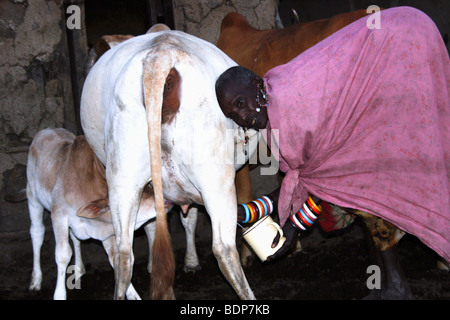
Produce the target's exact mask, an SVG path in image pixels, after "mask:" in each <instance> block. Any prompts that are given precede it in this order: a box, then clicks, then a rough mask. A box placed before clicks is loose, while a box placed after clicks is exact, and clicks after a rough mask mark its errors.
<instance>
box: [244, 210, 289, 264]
mask: <svg viewBox="0 0 450 320" xmlns="http://www.w3.org/2000/svg"><path fill="white" fill-rule="evenodd" d="M277 233H280V241H279V242H278V244H277V245H276V247H274V248H272V242H273V239H274V238H275V236H276V235H277ZM243 237H244V239H245V241H247V243H248V244H249V245H250V247H252V249H253V251H255V253H256V255H257V256H258V258H259V259H261V261H263V262H264V261H266V260H267V257H268V256H270V255H272V254H274V253H275V252H277V251H278V249H280V248H281V246H282V245H283V243H284V242H285V241H286V238H285V237H283V230H281V227H280V226H279V225H278V223H276V222H275V221H273V220H272V218H271V217H270V216H265V217H264V218H262V219H260V220H258V221H257V222H255V224H254V225H253V226H251V227H250V228H248V229H247V230H246V231H245V232H244V233H243Z"/></svg>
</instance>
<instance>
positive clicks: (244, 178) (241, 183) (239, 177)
mask: <svg viewBox="0 0 450 320" xmlns="http://www.w3.org/2000/svg"><path fill="white" fill-rule="evenodd" d="M235 183H236V196H237V201H238V203H248V202H250V201H252V200H253V192H252V181H251V177H250V168H249V165H248V164H246V165H245V166H243V167H242V168H241V169H240V170H238V171H237V172H236V178H235ZM240 252H241V255H240V259H241V264H242V266H243V267H248V266H250V265H251V264H252V263H253V261H255V254H254V253H253V251H252V249H250V247H249V246H248V244H247V243H246V242H245V241H241V248H240Z"/></svg>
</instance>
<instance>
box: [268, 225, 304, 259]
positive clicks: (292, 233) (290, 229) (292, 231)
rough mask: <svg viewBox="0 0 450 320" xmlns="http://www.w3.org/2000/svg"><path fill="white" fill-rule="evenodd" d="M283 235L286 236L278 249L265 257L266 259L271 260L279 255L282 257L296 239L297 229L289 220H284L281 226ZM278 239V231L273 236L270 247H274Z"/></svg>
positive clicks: (293, 244)
mask: <svg viewBox="0 0 450 320" xmlns="http://www.w3.org/2000/svg"><path fill="white" fill-rule="evenodd" d="M282 229H283V235H284V236H285V237H286V241H285V242H284V243H283V245H282V246H281V248H280V249H278V251H277V252H275V253H274V254H273V255H271V256H268V257H267V261H271V260H274V259H278V258H279V257H282V256H283V255H285V254H286V253H287V252H288V251H289V250H291V249H292V248H293V247H294V246H295V245H296V242H297V240H298V234H299V232H298V229H297V228H295V227H294V226H293V225H292V224H291V223H290V221H289V220H288V221H286V223H285V225H284V226H283V228H282ZM279 241H280V234H279V233H278V234H277V235H276V236H275V238H274V239H273V243H272V248H274V247H276V246H277V244H278V242H279Z"/></svg>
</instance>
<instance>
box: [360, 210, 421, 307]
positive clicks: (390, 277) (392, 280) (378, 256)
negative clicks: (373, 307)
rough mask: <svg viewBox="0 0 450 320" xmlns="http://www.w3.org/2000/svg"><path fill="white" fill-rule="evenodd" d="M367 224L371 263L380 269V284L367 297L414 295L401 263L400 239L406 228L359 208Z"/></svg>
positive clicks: (406, 297)
mask: <svg viewBox="0 0 450 320" xmlns="http://www.w3.org/2000/svg"><path fill="white" fill-rule="evenodd" d="M355 214H357V215H358V216H359V217H361V218H362V219H363V221H364V224H365V226H366V233H368V234H367V236H366V239H367V242H368V247H369V253H370V257H371V263H372V264H374V265H377V266H378V267H379V268H380V271H381V284H380V285H381V288H380V289H373V290H372V292H371V293H370V294H369V295H368V296H367V297H366V298H365V299H383V300H384V299H402V300H403V299H414V296H413V294H412V292H411V289H410V287H409V284H408V281H407V279H406V278H405V275H404V273H403V270H402V267H401V265H400V261H399V256H398V251H397V243H398V241H399V240H400V239H401V238H402V236H403V235H404V232H402V231H400V230H399V229H397V228H396V227H395V226H394V225H392V224H390V223H389V222H387V221H384V220H383V219H381V218H378V217H376V216H373V215H370V214H368V213H366V212H362V211H356V212H355Z"/></svg>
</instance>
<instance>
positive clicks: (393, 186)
mask: <svg viewBox="0 0 450 320" xmlns="http://www.w3.org/2000/svg"><path fill="white" fill-rule="evenodd" d="M380 14H381V16H380V18H381V20H380V21H381V29H369V28H368V27H367V25H366V21H367V18H362V19H361V20H358V21H356V22H354V23H352V24H350V25H349V26H347V27H345V28H344V29H341V30H340V31H338V32H336V33H335V34H333V35H332V36H330V37H328V38H327V39H325V40H323V41H322V42H320V43H318V44H317V45H316V46H314V47H312V48H310V49H309V50H307V51H305V52H303V53H302V54H300V55H299V56H298V57H296V58H295V59H294V60H292V61H290V62H289V63H287V64H284V65H281V66H278V67H276V68H274V69H272V70H270V71H268V72H267V73H266V75H265V76H264V81H265V83H266V88H267V92H268V96H269V107H268V114H269V119H270V123H269V124H268V129H271V130H273V129H279V139H278V141H276V143H277V144H278V147H279V150H280V169H281V170H282V171H283V172H285V173H286V177H285V178H284V180H283V183H282V187H281V193H280V199H279V215H280V220H281V223H282V224H284V223H285V221H286V219H287V218H288V216H289V214H290V213H291V210H293V212H296V211H297V210H298V209H299V208H300V207H301V205H302V204H303V202H304V201H305V200H306V198H307V194H308V192H309V193H312V194H314V195H316V196H318V197H320V198H322V199H323V200H325V201H328V202H330V203H334V204H336V205H339V206H343V207H349V208H355V209H359V210H363V211H366V212H369V213H371V214H374V215H376V216H379V217H381V218H383V219H385V220H387V221H389V222H391V223H393V224H394V225H396V226H397V227H398V228H400V229H402V230H404V231H406V232H407V233H410V234H413V235H415V236H417V237H418V238H419V239H420V240H421V241H422V242H424V243H425V244H426V245H427V246H429V247H430V248H432V249H433V250H435V251H436V252H437V253H438V254H440V255H441V256H442V257H444V258H445V259H446V260H447V261H450V242H449V236H450V228H449V225H450V224H449V222H450V194H449V172H450V133H449V126H450V103H449V102H450V97H449V88H450V61H449V56H448V53H447V50H446V48H445V46H444V44H443V41H442V38H441V35H440V34H439V32H438V30H437V28H436V26H435V24H434V23H433V22H432V21H431V19H430V18H429V17H428V16H426V15H425V14H424V13H422V12H421V11H418V10H416V9H413V8H409V7H399V8H393V9H388V10H384V11H381V12H380ZM274 143H275V142H272V147H273V145H274Z"/></svg>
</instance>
